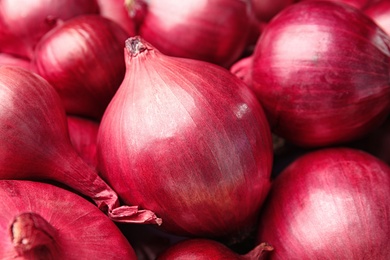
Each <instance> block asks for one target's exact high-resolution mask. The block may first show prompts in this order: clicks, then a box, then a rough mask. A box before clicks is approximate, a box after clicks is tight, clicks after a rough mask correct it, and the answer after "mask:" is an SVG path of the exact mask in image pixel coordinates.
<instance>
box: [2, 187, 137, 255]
mask: <svg viewBox="0 0 390 260" xmlns="http://www.w3.org/2000/svg"><path fill="white" fill-rule="evenodd" d="M0 195H1V198H2V200H1V204H0V212H1V213H0V214H1V223H0V235H1V238H2V239H1V240H0V258H1V259H4V260H5V259H66V260H73V259H107V260H108V259H112V260H113V259H128V260H135V259H137V258H136V255H135V252H134V250H133V248H132V247H131V245H130V244H129V242H128V241H127V240H126V238H125V236H124V235H123V234H122V233H121V231H120V230H119V229H118V227H117V226H116V225H115V224H114V223H113V222H112V221H111V220H110V219H109V218H107V216H105V215H104V214H103V213H102V212H101V211H100V210H99V209H97V208H96V207H95V206H94V205H93V204H91V203H90V202H89V201H87V200H85V199H84V198H82V197H80V196H78V195H76V194H75V193H73V192H70V191H67V190H65V189H62V188H59V187H57V186H54V185H52V184H47V183H40V182H32V181H22V180H0ZM29 216H30V217H31V220H32V221H34V222H35V227H34V226H31V224H32V223H30V224H29V225H27V224H28V222H26V221H25V220H23V219H21V220H18V217H19V218H20V217H24V219H25V218H26V217H29ZM38 220H40V221H38ZM18 222H19V223H21V224H23V223H24V224H25V226H23V225H19V226H16V223H18ZM13 223H14V225H15V226H12V224H13ZM26 223H27V224H26ZM27 228H29V230H28V229H27ZM12 231H13V232H12ZM38 232H42V234H43V235H44V234H46V235H48V238H50V239H51V240H52V241H45V240H44V239H43V238H44V237H43V238H42V237H38V236H32V235H34V233H35V234H36V233H38ZM31 233H32V234H31ZM38 235H39V234H38ZM23 238H24V239H25V241H24V242H25V243H26V242H30V243H31V245H34V244H38V245H39V243H38V242H37V241H34V240H33V239H34V238H35V239H39V238H40V239H41V240H42V242H45V243H42V245H43V246H42V247H41V248H39V247H37V248H36V250H32V251H31V250H30V251H29V250H26V249H28V247H25V246H24V252H23V251H22V248H23V243H17V242H18V241H19V242H23V241H22V240H23ZM29 238H31V240H30V239H29ZM50 239H49V240H50ZM13 242H14V243H13ZM14 245H16V246H18V245H19V250H18V251H19V257H17V256H18V253H17V251H16V249H15V247H14ZM16 248H18V247H16ZM42 252H44V253H46V255H43V254H42ZM31 254H33V256H34V258H29V257H28V256H29V255H30V257H31Z"/></svg>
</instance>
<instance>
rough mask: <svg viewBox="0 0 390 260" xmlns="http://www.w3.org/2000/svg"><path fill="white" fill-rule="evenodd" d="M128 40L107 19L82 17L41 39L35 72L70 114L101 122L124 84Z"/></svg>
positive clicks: (36, 54)
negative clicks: (117, 91) (125, 50)
mask: <svg viewBox="0 0 390 260" xmlns="http://www.w3.org/2000/svg"><path fill="white" fill-rule="evenodd" d="M128 36H129V35H128V34H127V33H126V32H125V31H124V30H123V28H121V27H120V26H119V25H118V24H117V23H115V22H113V21H111V20H109V19H107V18H104V17H102V16H100V15H82V16H78V17H75V18H73V19H70V20H68V21H66V22H64V23H63V24H61V25H60V26H58V27H56V28H55V29H53V30H51V31H50V32H49V33H47V34H46V35H45V36H44V37H43V38H42V39H41V41H40V42H39V43H38V45H37V47H36V50H35V52H36V53H35V59H34V64H35V66H36V70H37V72H38V74H39V75H41V76H42V77H44V78H45V79H46V80H47V81H49V83H50V84H51V85H52V86H53V87H55V89H56V90H57V91H58V93H59V94H60V97H61V98H62V100H63V102H64V105H65V110H66V112H67V113H68V114H74V115H80V116H86V117H93V118H97V119H100V117H101V116H102V114H103V112H104V110H105V108H106V106H107V105H108V103H109V102H110V100H111V98H112V97H113V96H114V94H115V92H116V90H117V89H118V87H119V85H120V83H121V82H122V80H123V77H124V74H125V62H124V60H123V45H124V42H125V40H126V39H127V38H128Z"/></svg>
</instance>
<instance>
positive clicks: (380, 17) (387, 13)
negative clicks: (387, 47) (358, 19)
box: [364, 0, 390, 35]
mask: <svg viewBox="0 0 390 260" xmlns="http://www.w3.org/2000/svg"><path fill="white" fill-rule="evenodd" d="M364 13H365V14H366V15H368V16H369V17H371V18H372V19H373V20H374V21H375V22H376V23H377V24H378V25H379V26H380V27H381V28H382V29H383V30H384V31H385V32H386V33H387V34H388V35H390V2H389V1H388V0H382V1H379V2H376V3H374V4H372V5H370V6H368V7H367V8H366V9H365V10H364Z"/></svg>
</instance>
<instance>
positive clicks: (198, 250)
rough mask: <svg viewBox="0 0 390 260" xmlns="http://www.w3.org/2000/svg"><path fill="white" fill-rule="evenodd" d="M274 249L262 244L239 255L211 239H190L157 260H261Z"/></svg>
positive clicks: (179, 243)
mask: <svg viewBox="0 0 390 260" xmlns="http://www.w3.org/2000/svg"><path fill="white" fill-rule="evenodd" d="M272 250H273V248H272V246H270V245H267V244H265V243H264V244H260V245H258V246H257V247H255V248H254V249H252V250H251V251H250V252H248V253H247V254H245V255H239V254H237V253H236V252H234V251H233V250H231V249H230V248H228V247H226V246H225V245H223V244H221V243H219V242H217V241H215V240H211V239H200V238H199V239H188V240H183V241H180V242H178V243H177V244H175V245H173V246H171V247H169V248H168V249H167V250H165V251H164V252H163V253H162V254H160V255H159V256H158V257H157V260H180V259H191V260H205V259H209V260H219V259H229V260H252V259H253V260H255V259H258V260H261V259H265V256H266V255H267V253H268V252H269V251H272Z"/></svg>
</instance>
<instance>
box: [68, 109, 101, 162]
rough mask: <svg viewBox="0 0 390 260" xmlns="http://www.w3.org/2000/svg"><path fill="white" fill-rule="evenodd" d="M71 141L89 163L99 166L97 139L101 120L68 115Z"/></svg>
mask: <svg viewBox="0 0 390 260" xmlns="http://www.w3.org/2000/svg"><path fill="white" fill-rule="evenodd" d="M67 121H68V130H69V137H70V142H71V143H72V145H73V147H74V148H75V149H76V151H77V152H78V154H79V155H80V156H81V158H83V159H84V160H85V161H86V162H87V163H88V164H89V165H91V166H92V167H94V168H95V169H96V168H97V158H96V141H97V133H98V130H99V122H97V121H95V120H91V119H89V118H84V117H79V116H72V115H68V116H67Z"/></svg>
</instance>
